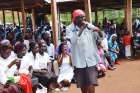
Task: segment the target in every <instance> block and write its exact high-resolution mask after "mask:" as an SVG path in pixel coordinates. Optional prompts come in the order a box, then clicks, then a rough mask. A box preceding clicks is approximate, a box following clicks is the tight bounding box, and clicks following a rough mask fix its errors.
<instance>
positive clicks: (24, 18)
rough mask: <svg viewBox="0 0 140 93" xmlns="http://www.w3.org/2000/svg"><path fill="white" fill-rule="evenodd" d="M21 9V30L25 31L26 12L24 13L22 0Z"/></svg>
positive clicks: (22, 0) (22, 1)
mask: <svg viewBox="0 0 140 93" xmlns="http://www.w3.org/2000/svg"><path fill="white" fill-rule="evenodd" d="M21 10H22V24H23V32H24V33H25V32H26V16H25V15H26V13H25V6H24V0H21Z"/></svg>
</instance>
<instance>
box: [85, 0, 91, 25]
mask: <svg viewBox="0 0 140 93" xmlns="http://www.w3.org/2000/svg"><path fill="white" fill-rule="evenodd" d="M84 5H85V13H86V19H87V21H88V22H90V23H92V17H91V3H90V0H84Z"/></svg>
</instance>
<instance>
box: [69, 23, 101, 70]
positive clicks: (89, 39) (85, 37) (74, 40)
mask: <svg viewBox="0 0 140 93" xmlns="http://www.w3.org/2000/svg"><path fill="white" fill-rule="evenodd" d="M94 27H95V26H94V25H92V24H88V28H90V29H88V28H85V29H84V30H83V33H82V34H81V36H80V37H79V36H78V33H79V28H78V27H76V26H75V25H74V24H73V23H72V24H71V25H70V26H68V27H67V32H66V35H67V38H69V39H70V40H71V50H72V51H71V52H72V62H73V65H74V66H75V67H77V68H85V67H91V66H95V65H96V64H97V62H98V60H99V59H98V56H97V55H98V54H97V46H96V41H95V33H93V31H92V30H93V29H94Z"/></svg>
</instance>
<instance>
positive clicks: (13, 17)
mask: <svg viewBox="0 0 140 93" xmlns="http://www.w3.org/2000/svg"><path fill="white" fill-rule="evenodd" d="M11 12H12V19H13V25H14V26H16V22H15V15H14V11H11Z"/></svg>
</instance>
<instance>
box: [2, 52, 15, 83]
mask: <svg viewBox="0 0 140 93" xmlns="http://www.w3.org/2000/svg"><path fill="white" fill-rule="evenodd" d="M13 60H15V54H14V52H11V55H10V56H9V57H8V58H7V59H3V58H2V57H0V83H1V84H5V83H6V81H7V77H8V76H14V73H15V71H16V69H17V67H16V65H13V66H12V67H11V68H10V69H9V68H8V65H9V64H10V63H11V62H12V61H13Z"/></svg>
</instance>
